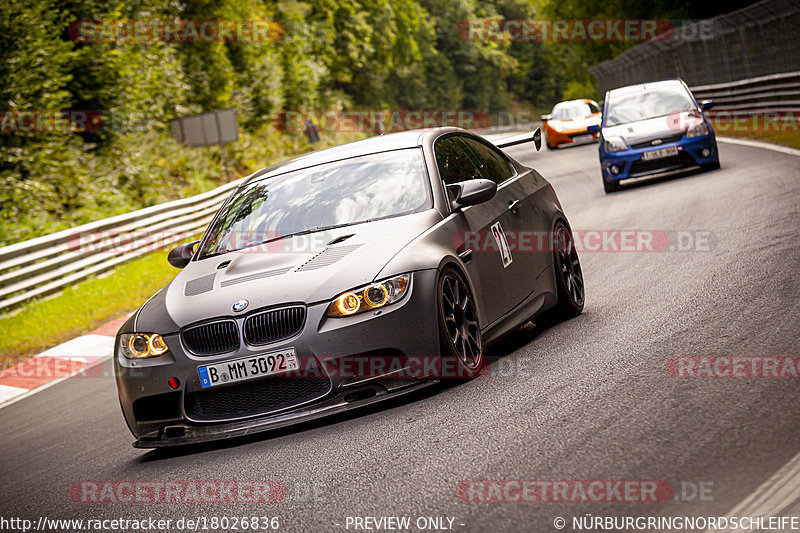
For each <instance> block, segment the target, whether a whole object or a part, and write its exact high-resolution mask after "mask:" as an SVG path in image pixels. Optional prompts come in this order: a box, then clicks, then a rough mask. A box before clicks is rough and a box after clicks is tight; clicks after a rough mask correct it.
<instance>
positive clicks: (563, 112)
mask: <svg viewBox="0 0 800 533" xmlns="http://www.w3.org/2000/svg"><path fill="white" fill-rule="evenodd" d="M595 112H596V111H592V109H591V108H590V107H589V104H587V103H586V102H571V103H569V104H562V105H557V106H556V107H554V108H553V115H552V117H553V119H554V120H564V119H568V118H578V117H585V116H588V115H591V114H592V113H595Z"/></svg>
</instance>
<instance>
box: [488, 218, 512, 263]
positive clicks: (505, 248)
mask: <svg viewBox="0 0 800 533" xmlns="http://www.w3.org/2000/svg"><path fill="white" fill-rule="evenodd" d="M492 236H493V237H494V242H496V243H497V249H498V250H499V252H500V259H502V260H503V268H506V267H507V266H508V265H510V264H511V263H512V262H513V261H514V260H513V259H512V258H511V247H510V246H509V245H508V241H507V240H506V234H505V233H504V232H503V227H502V226H501V225H500V222H495V223H494V224H493V225H492Z"/></svg>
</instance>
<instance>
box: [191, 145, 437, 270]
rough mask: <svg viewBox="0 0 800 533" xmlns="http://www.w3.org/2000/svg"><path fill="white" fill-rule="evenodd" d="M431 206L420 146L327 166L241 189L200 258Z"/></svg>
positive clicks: (211, 230)
mask: <svg viewBox="0 0 800 533" xmlns="http://www.w3.org/2000/svg"><path fill="white" fill-rule="evenodd" d="M430 204H431V200H430V187H429V183H428V178H427V174H426V172H425V163H424V160H423V158H422V150H421V149H419V148H413V149H405V150H396V151H392V152H383V153H379V154H372V155H366V156H361V157H354V158H352V159H346V160H344V161H337V162H334V163H326V164H323V165H318V166H315V167H311V168H306V169H302V170H296V171H293V172H288V173H286V174H281V175H278V176H274V177H271V178H267V179H263V180H261V181H256V182H254V183H252V184H250V185H248V186H247V187H245V188H244V189H242V190H241V191H239V192H238V194H237V195H236V197H235V198H233V199H232V200H231V201H230V202H228V203H227V204H226V205H225V206H224V207H223V208H222V211H221V212H220V214H219V216H218V217H217V219H216V220H215V221H214V223H213V225H212V226H211V227H210V228H209V230H208V232H207V234H206V238H205V239H204V240H203V243H202V245H201V246H202V247H201V249H200V251H199V254H198V258H199V259H203V258H206V257H210V256H212V255H219V254H223V253H227V252H232V251H235V250H240V249H242V248H247V247H249V246H255V245H258V244H261V243H264V242H266V241H270V240H275V239H280V238H283V237H287V236H289V235H292V234H297V233H307V232H312V231H320V230H323V229H325V228H328V227H331V226H342V225H349V224H356V223H359V222H366V221H369V220H375V219H378V218H387V217H391V216H398V215H404V214H408V213H413V212H417V211H421V210H423V209H425V208H428V207H430Z"/></svg>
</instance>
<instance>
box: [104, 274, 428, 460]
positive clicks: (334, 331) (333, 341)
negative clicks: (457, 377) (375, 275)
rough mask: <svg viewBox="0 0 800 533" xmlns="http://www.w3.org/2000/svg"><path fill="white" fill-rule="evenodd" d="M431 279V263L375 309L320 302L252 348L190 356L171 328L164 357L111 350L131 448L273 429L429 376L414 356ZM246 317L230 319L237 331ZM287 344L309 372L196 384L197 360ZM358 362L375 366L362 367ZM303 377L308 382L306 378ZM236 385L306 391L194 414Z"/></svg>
mask: <svg viewBox="0 0 800 533" xmlns="http://www.w3.org/2000/svg"><path fill="white" fill-rule="evenodd" d="M436 279H437V271H436V270H435V269H432V270H422V271H417V272H414V273H413V275H412V281H411V286H410V288H409V293H408V294H406V296H405V298H404V299H403V300H401V301H400V302H397V303H396V304H392V305H390V306H387V307H385V308H383V309H381V310H380V312H378V311H373V312H368V313H363V314H359V315H355V316H351V317H346V318H327V317H325V311H326V310H327V308H328V302H321V303H317V304H314V305H309V306H307V315H306V321H305V325H304V326H303V329H302V330H301V331H300V333H299V334H297V335H295V336H294V337H292V338H289V339H287V340H282V341H279V342H277V343H273V344H270V345H266V346H258V347H253V346H248V345H247V344H245V343H243V342H242V343H241V344H240V347H239V349H238V350H236V351H235V352H232V353H228V354H224V355H218V356H211V357H199V356H196V355H193V354H191V353H189V352H188V350H186V349H185V348H184V346H183V343H182V342H181V339H180V335H179V334H177V333H175V334H172V335H165V336H164V340H165V341H166V343H167V345H168V346H169V349H170V350H169V352H168V354H166V355H164V356H161V357H157V358H153V359H144V360H136V361H132V360H129V359H127V358H125V357H124V356H122V355H121V354H120V352H119V350H118V347H116V349H115V357H114V368H115V374H116V382H117V389H118V393H119V398H120V404H121V406H122V411H123V414H124V416H125V420H126V422H127V423H128V427H129V428H130V429H131V432H132V433H133V435H134V436H135V437H137V440H136V442H135V443H134V446H136V447H140V448H152V447H163V446H174V445H180V444H188V443H194V442H203V441H208V440H214V439H220V438H229V437H234V436H240V435H246V434H249V433H254V432H258V431H265V430H269V429H276V428H280V427H284V426H287V425H291V424H296V423H300V422H304V421H307V420H312V419H315V418H320V417H322V416H327V415H331V414H334V413H338V412H342V411H345V410H348V409H353V408H357V407H361V406H364V405H368V404H371V403H374V402H377V401H380V400H384V399H388V398H391V397H394V396H398V395H401V394H405V393H408V392H411V391H414V390H417V389H419V388H422V387H424V386H427V385H429V384H431V383H433V382H434V380H435V379H436V378H437V377H438V376H437V374H436V372H430V369H431V367H430V366H425V367H424V370H421V369H422V368H423V367H422V366H420V364H419V361H420V359H421V358H422V359H432V358H438V356H439V331H438V317H437V311H436V298H435V294H436ZM291 303H292V302H287V304H291ZM246 316H247V315H243V316H240V317H235V318H236V320H237V324H238V327H239V328H240V333H241V326H242V323H243V321H244V319H245V318H246ZM209 318H212V317H209ZM240 336H241V335H240ZM290 347H291V348H294V350H295V353H296V354H297V357H298V359H299V360H300V361H301V368H315V369H318V372H317V373H316V374H309V375H303V374H302V373H300V374H301V375H299V376H297V377H284V376H268V377H264V378H257V379H256V380H247V381H242V382H237V383H232V384H227V385H220V386H215V387H210V388H206V389H203V387H201V385H200V376H199V373H198V367H200V366H203V365H208V364H213V363H220V362H227V361H232V360H236V359H242V358H245V357H252V356H255V355H260V354H267V353H271V352H276V351H280V350H284V349H287V348H290ZM364 360H367V361H369V362H375V361H377V362H378V363H379V364H377V365H372V366H369V365H367V366H365V365H364V364H363V363H364ZM354 361H356V364H353V363H354ZM415 362H416V363H417V364H415ZM409 367H412V368H413V369H412V370H409ZM173 377H174V378H177V379H178V381H179V383H180V385H179V387H178V388H177V389H173V388H172V387H171V386H170V384H169V381H170V378H173ZM312 379H314V380H316V381H314V382H313V383H312ZM293 380H294V381H293ZM296 380H306V381H296ZM243 384H248V388H247V389H246V390H247V391H250V392H248V393H247V394H250V393H251V392H252V391H253V390H254V389H253V387H256V388H257V389H258V391H257V392H258V395H259V396H269V395H270V394H273V391H274V394H276V395H277V394H283V395H287V394H290V393H289V392H287V387H288V386H289V385H292V387H295V388H296V389H297V390H303V391H306V392H308V391H310V392H309V394H310V396H309V394H306V395H305V396H303V397H300V398H299V401H297V402H295V403H291V404H290V405H288V404H286V402H284V404H283V405H282V406H281V407H280V408H275V409H272V408H268V409H265V410H264V411H263V412H257V413H253V412H252V411H250V412H248V414H246V415H245V416H237V415H236V413H225V414H223V415H213V414H212V415H208V414H204V415H203V416H198V414H197V411H196V409H195V408H194V407H193V406H194V405H196V400H195V399H196V398H198V397H199V395H203V394H207V393H208V392H211V391H223V392H224V395H223V397H230V398H232V399H233V400H234V401H233V402H232V403H236V402H240V401H244V402H247V401H248V398H241V397H240V396H241V395H242V394H245V389H242V388H241V387H242V385H243ZM307 384H308V385H307ZM262 385H263V387H262ZM312 385H313V387H316V388H315V389H314V390H311V389H310V387H312ZM298 387H299V388H298ZM292 390H295V389H292ZM240 391H241V392H240ZM225 395H228V396H225Z"/></svg>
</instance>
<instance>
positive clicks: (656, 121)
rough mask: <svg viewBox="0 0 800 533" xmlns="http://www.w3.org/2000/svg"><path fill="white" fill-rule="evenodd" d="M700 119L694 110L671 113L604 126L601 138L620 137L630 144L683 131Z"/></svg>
mask: <svg viewBox="0 0 800 533" xmlns="http://www.w3.org/2000/svg"><path fill="white" fill-rule="evenodd" d="M700 120H702V119H701V118H698V114H697V112H694V111H684V112H682V113H673V114H670V115H667V116H663V117H655V118H649V119H647V120H639V121H636V122H629V123H627V124H620V125H619V126H606V127H605V128H603V138H605V139H608V138H610V137H622V140H623V141H625V144H627V145H628V146H630V145H632V144H637V143H640V142H643V141H649V140H651V139H658V138H661V137H669V136H672V135H677V134H679V133H683V132H684V131H686V129H687V128H688V127H689V126H690V125H695V124H697V123H698V122H699V121H700Z"/></svg>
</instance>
